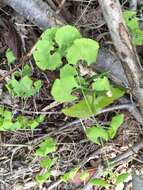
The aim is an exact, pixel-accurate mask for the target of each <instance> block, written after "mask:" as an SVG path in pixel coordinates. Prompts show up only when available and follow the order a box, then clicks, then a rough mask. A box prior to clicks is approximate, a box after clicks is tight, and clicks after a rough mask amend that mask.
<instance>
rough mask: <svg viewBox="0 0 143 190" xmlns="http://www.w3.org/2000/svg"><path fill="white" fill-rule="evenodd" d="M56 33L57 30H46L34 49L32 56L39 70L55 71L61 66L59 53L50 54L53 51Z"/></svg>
mask: <svg viewBox="0 0 143 190" xmlns="http://www.w3.org/2000/svg"><path fill="white" fill-rule="evenodd" d="M56 31H57V28H52V29H48V30H46V31H45V32H44V33H43V34H42V36H41V38H40V39H39V40H38V42H37V43H36V45H35V47H34V51H33V56H34V59H35V61H36V64H37V66H38V67H39V68H40V69H41V70H46V69H48V70H55V69H56V68H58V67H59V66H60V65H61V64H62V62H61V55H60V53H58V52H53V53H51V51H53V50H54V38H55V34H56Z"/></svg>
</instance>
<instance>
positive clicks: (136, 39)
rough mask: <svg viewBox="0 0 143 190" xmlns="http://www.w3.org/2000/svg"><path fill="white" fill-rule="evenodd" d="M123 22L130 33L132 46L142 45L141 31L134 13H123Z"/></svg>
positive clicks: (142, 32)
mask: <svg viewBox="0 0 143 190" xmlns="http://www.w3.org/2000/svg"><path fill="white" fill-rule="evenodd" d="M123 16H124V19H125V22H126V24H127V26H128V28H129V30H130V32H131V35H132V39H133V43H134V45H142V44H143V31H142V30H141V29H140V26H139V22H138V18H137V17H136V12H135V11H127V10H126V11H124V12H123Z"/></svg>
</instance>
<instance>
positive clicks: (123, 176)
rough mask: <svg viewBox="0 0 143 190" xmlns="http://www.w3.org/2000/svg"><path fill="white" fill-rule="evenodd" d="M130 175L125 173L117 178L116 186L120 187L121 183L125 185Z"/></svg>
mask: <svg viewBox="0 0 143 190" xmlns="http://www.w3.org/2000/svg"><path fill="white" fill-rule="evenodd" d="M128 176H129V174H128V173H123V174H120V175H118V176H117V178H116V184H117V185H118V184H119V183H123V182H124V181H125V180H126V179H127V178H128Z"/></svg>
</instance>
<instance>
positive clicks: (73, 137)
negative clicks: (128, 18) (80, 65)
mask: <svg viewBox="0 0 143 190" xmlns="http://www.w3.org/2000/svg"><path fill="white" fill-rule="evenodd" d="M49 2H51V1H49ZM62 3H63V5H62ZM62 3H60V2H59V1H58V0H54V1H52V4H54V7H55V8H56V9H57V11H58V12H59V14H60V15H62V16H63V18H65V19H66V21H67V23H68V24H71V25H75V26H76V27H77V28H78V29H79V30H80V31H81V33H82V35H83V36H85V37H89V38H92V39H96V40H97V41H98V42H99V43H100V46H101V47H103V46H104V47H106V48H108V49H111V51H112V47H113V43H112V41H111V38H110V34H109V31H108V28H107V26H106V23H105V21H104V18H103V16H102V12H101V9H100V6H99V5H98V2H97V1H96V0H93V1H88V0H87V1H86V0H85V1H80V0H79V1H78V0H72V1H65V2H64V1H62ZM121 4H122V9H129V3H128V1H126V0H122V1H121ZM1 22H2V24H1ZM41 34H42V31H41V30H40V29H39V28H38V27H37V26H35V25H34V24H33V23H30V21H28V20H26V19H24V17H23V16H20V15H19V14H18V13H17V12H16V11H15V10H13V9H12V8H11V7H9V6H4V7H1V8H0V76H2V77H3V76H5V75H6V73H9V75H8V76H7V77H5V78H4V80H3V81H0V106H4V107H5V108H7V109H8V110H10V111H12V113H13V117H17V116H18V115H20V114H23V115H24V116H26V117H28V118H30V119H33V118H35V117H36V116H37V114H43V115H46V117H45V120H44V122H42V123H41V124H40V125H39V126H38V127H37V128H36V129H34V130H32V131H31V130H30V129H24V130H23V129H20V130H18V131H3V132H1V133H0V190H46V189H50V188H49V187H50V186H52V185H53V184H56V182H57V180H58V176H59V175H61V174H63V173H64V172H66V171H69V170H70V169H71V168H73V167H75V166H77V165H82V166H83V168H82V169H86V170H87V171H88V172H89V174H90V177H91V176H92V175H93V174H94V173H95V172H96V170H97V168H98V166H99V165H100V164H101V163H102V161H103V160H108V159H111V158H115V157H117V156H118V155H121V154H122V153H124V152H127V151H128V150H129V148H130V147H132V146H133V145H134V144H135V143H136V142H139V139H142V134H143V131H142V128H141V125H140V123H139V122H138V121H136V119H135V118H134V117H133V116H132V115H131V113H130V112H129V111H128V110H126V109H122V110H113V111H110V112H105V113H101V114H100V115H98V116H97V117H96V120H97V121H98V122H99V123H101V124H104V123H108V122H109V120H110V119H111V117H112V116H114V115H115V114H116V113H123V114H124V123H123V125H122V127H120V128H119V130H118V133H117V135H116V137H115V138H114V139H113V140H111V141H109V142H106V143H105V144H104V145H102V146H100V145H97V144H94V143H92V142H90V141H89V140H88V139H87V138H86V135H85V131H84V127H88V126H90V125H91V123H93V121H92V118H89V119H84V120H81V119H76V118H71V117H67V116H65V115H64V114H63V113H62V112H61V108H62V107H63V106H64V105H63V104H55V102H54V100H53V98H52V96H51V94H50V89H51V85H52V83H53V81H54V80H55V79H56V77H57V73H56V72H54V71H53V72H51V71H50V72H49V71H41V70H39V69H38V68H37V67H36V66H35V63H34V60H33V59H30V60H29V61H28V64H29V65H30V67H31V69H32V75H31V77H32V79H33V81H34V80H36V79H40V80H41V81H42V87H41V89H40V91H39V93H38V94H36V95H35V96H33V97H31V98H28V99H26V100H23V99H20V98H13V97H12V96H11V95H10V94H9V92H8V91H7V89H6V87H5V84H6V82H7V80H9V78H10V76H11V74H12V73H13V69H14V68H15V66H16V65H18V63H19V62H18V58H19V57H21V56H22V55H23V54H25V53H26V52H28V51H29V50H30V49H31V48H32V47H33V45H34V44H35V43H36V41H37V40H38V38H39V37H40V35H41ZM8 47H9V48H11V49H12V50H13V52H14V53H15V56H16V57H17V60H16V61H15V64H12V65H8V64H7V59H6V50H7V48H8ZM138 51H139V53H140V51H141V47H139V49H138ZM140 54H141V53H140ZM21 69H22V68H21V67H19V68H17V71H19V70H21ZM0 79H1V78H0ZM113 82H114V81H113ZM126 99H128V100H129V101H130V100H131V99H130V97H129V95H127V96H126ZM121 101H123V100H120V101H118V100H117V101H115V102H114V104H112V106H115V105H118V104H119V102H121ZM49 134H50V136H51V137H53V138H54V139H55V140H56V142H57V145H58V149H57V151H56V152H55V153H54V155H55V156H57V157H58V161H57V163H56V164H55V165H54V167H53V172H54V177H52V178H51V180H48V181H47V182H46V183H44V184H43V185H38V184H37V183H36V181H35V176H36V174H37V173H39V172H40V170H41V168H40V165H39V158H38V157H37V156H35V149H36V147H37V146H38V144H39V143H40V142H41V141H42V140H43V139H44V138H45V137H48V136H49ZM140 155H142V152H141V151H140V154H138V155H136V157H135V155H133V156H132V159H131V161H130V162H128V161H126V162H121V163H120V164H118V166H116V167H115V168H114V172H118V173H122V172H129V173H131V169H133V168H136V169H137V168H138V169H140V167H141V164H142V162H143V160H141V159H142V157H141V156H140ZM88 180H89V178H88V179H86V181H85V182H82V181H81V180H80V179H79V176H78V174H77V175H76V176H75V177H74V178H73V179H72V180H71V181H70V182H69V183H60V184H58V185H57V186H56V185H55V187H54V188H53V189H54V190H75V189H77V190H82V189H83V187H84V186H85V184H86V183H87V181H88ZM119 188H120V189H119V190H122V189H124V190H131V189H132V182H131V177H130V178H128V180H127V181H126V182H125V183H124V185H123V186H121V187H119ZM93 189H94V190H100V189H105V188H103V187H102V188H101V187H97V186H95V187H93ZM111 189H112V190H113V189H115V187H112V188H111Z"/></svg>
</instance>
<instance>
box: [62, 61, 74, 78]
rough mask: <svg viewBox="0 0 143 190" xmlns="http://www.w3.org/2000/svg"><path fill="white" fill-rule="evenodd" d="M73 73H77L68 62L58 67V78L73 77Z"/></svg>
mask: <svg viewBox="0 0 143 190" xmlns="http://www.w3.org/2000/svg"><path fill="white" fill-rule="evenodd" d="M75 75H77V71H76V69H75V68H74V67H73V66H71V65H69V64H67V65H65V66H64V67H62V68H61V69H60V78H67V77H74V76H75Z"/></svg>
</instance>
